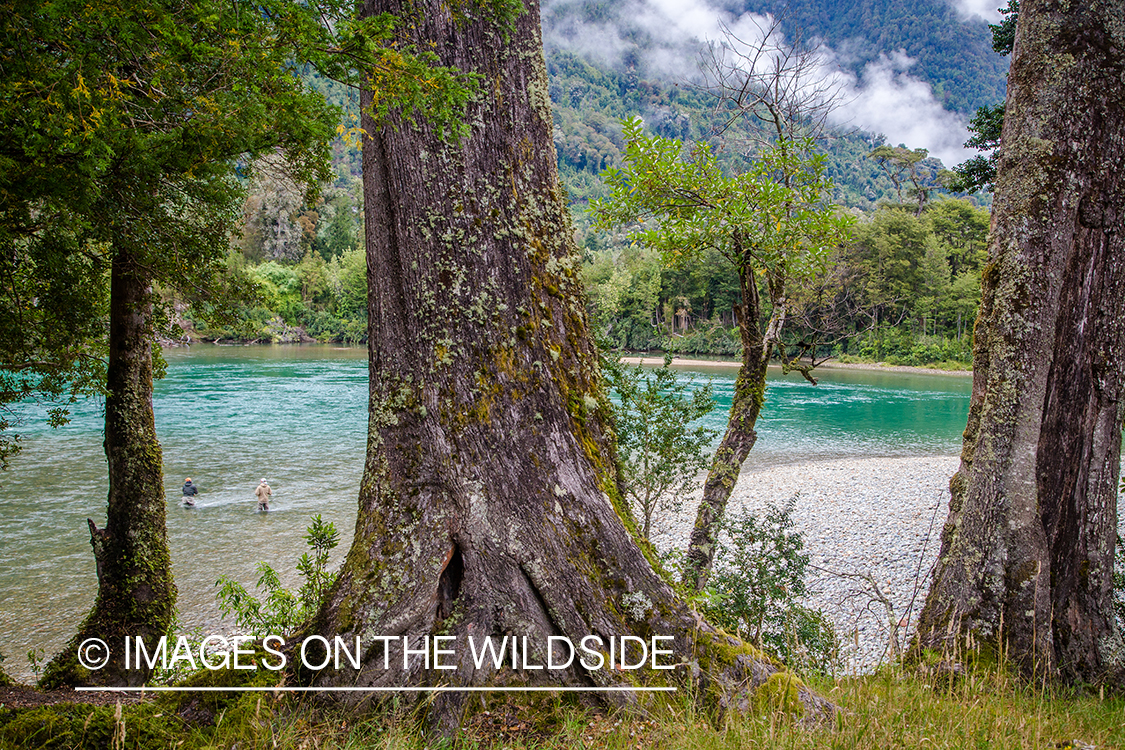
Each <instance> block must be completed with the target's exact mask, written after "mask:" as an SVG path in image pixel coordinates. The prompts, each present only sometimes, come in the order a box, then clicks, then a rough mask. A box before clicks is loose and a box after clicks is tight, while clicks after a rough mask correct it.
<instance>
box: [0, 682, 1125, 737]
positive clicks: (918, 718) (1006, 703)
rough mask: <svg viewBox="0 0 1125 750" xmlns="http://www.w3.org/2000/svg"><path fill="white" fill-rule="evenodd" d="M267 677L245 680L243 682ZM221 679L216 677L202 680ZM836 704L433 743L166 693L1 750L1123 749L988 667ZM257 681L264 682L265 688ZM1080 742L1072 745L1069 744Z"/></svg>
mask: <svg viewBox="0 0 1125 750" xmlns="http://www.w3.org/2000/svg"><path fill="white" fill-rule="evenodd" d="M266 677H271V678H273V679H276V676H275V675H255V676H254V677H252V678H251V681H252V682H258V681H260V680H262V679H264V678H266ZM205 679H206V682H207V683H208V684H224V681H225V680H226V677H225V676H224V673H216V675H209V676H207V677H206V678H205ZM805 681H806V683H807V684H808V685H809V686H810V687H811V688H812V689H813V690H814V691H816V692H817V693H819V694H820V695H822V696H824V697H826V698H828V699H830V700H832V701H833V702H834V703H836V705H838V706H839V707H840V708H841V711H840V712H838V713H837V715H836V717H835V718H834V719H833V720H831V721H830V722H827V723H826V724H822V725H820V726H817V727H806V726H802V725H800V724H799V723H798V722H796V721H795V720H794V719H793V718H792V717H791V715H789V714H786V713H784V712H780V711H776V712H771V711H770V710H769V709H766V708H763V707H761V706H760V707H759V708H758V711H757V712H755V713H751V714H745V715H742V714H726V715H725V716H721V717H717V716H715V715H713V714H708V713H703V712H701V711H699V710H698V709H696V708H695V705H696V703H695V701H693V700H692V699H691V698H690V697H689V696H688V695H687V693H686V691H681V693H680V694H678V695H677V696H675V697H673V698H671V699H669V700H666V701H664V702H661V703H653V704H649V705H648V706H647V707H641V708H633V709H627V710H618V711H606V710H603V709H598V708H592V707H588V706H582V705H580V704H579V703H577V702H576V701H575V700H571V699H564V698H559V697H556V696H545V695H537V696H534V697H532V698H527V699H515V698H512V697H510V696H503V697H500V696H497V697H495V698H492V699H488V700H487V702H485V701H484V699H483V698H481V697H477V696H474V697H473V698H471V699H470V701H478V702H480V705H475V704H474V708H475V710H474V711H473V712H472V715H471V717H470V719H469V720H468V721H467V722H466V724H465V726H464V728H463V729H462V731H461V732H460V733H459V735H458V736H457V737H455V738H453V739H452V740H435V738H434V737H432V736H427V735H426V733H425V732H424V731H422V730H421V729H420V728H419V725H418V723H417V720H416V718H415V716H414V714H412V713H410V712H406V711H405V710H398V711H393V710H392V711H389V712H383V713H382V714H370V713H369V714H368V715H366V716H357V715H355V714H350V713H347V712H345V711H343V710H341V709H339V708H333V707H331V706H330V705H329V704H327V703H325V702H324V701H323V700H322V699H315V698H312V697H310V696H301V697H291V696H285V695H282V696H275V695H274V694H273V693H228V694H219V695H214V694H213V695H209V696H207V700H200V699H199V698H198V697H194V696H191V695H188V694H165V695H162V696H160V697H158V698H157V699H155V700H153V701H151V702H148V703H144V704H140V705H131V706H125V707H124V708H123V709H122V710H121V711H120V712H118V709H117V708H116V707H115V706H102V707H95V706H89V705H80V704H60V705H55V706H51V707H40V708H28V709H13V708H7V707H3V708H0V748H4V749H5V750H6V749H7V748H185V749H188V748H231V747H238V748H239V750H251V749H252V748H263V749H265V748H271V749H272V748H280V749H281V750H288V749H292V750H304V749H305V748H309V749H312V748H316V750H330V749H333V748H340V749H341V750H343V749H345V748H377V749H386V750H400V749H401V750H415V749H417V750H422V748H438V747H449V748H513V749H516V748H560V749H561V748H606V749H607V750H617V749H620V750H627V749H629V750H647V749H648V748H653V749H654V750H655V749H656V748H661V749H662V750H663V748H673V749H676V748H685V749H687V748H693V749H694V748H742V747H746V748H750V747H769V748H892V747H894V748H899V747H901V748H915V747H927V748H986V747H987V748H1028V749H1030V748H1037V749H1038V748H1049V747H1065V746H1071V745H1068V743H1073V746H1077V747H1082V746H1084V745H1083V744H1080V743H1085V745H1092V746H1096V747H1098V748H1114V747H1125V725H1123V722H1122V720H1121V717H1122V716H1125V700H1123V699H1122V698H1121V697H1110V696H1106V695H1102V694H1099V692H1097V691H1094V690H1091V691H1085V692H1082V691H1074V690H1062V689H1055V690H1052V689H1047V690H1041V689H1035V688H1030V687H1027V686H1025V685H1021V684H1019V683H1018V682H1016V681H1015V680H1013V679H1010V678H1007V677H1006V676H1004V675H998V674H997V673H995V672H984V673H976V674H968V675H958V676H957V678H956V679H955V680H954V681H952V682H950V681H949V680H948V679H944V680H943V679H937V678H931V677H927V676H925V675H921V674H907V673H903V672H899V671H895V670H885V671H883V672H881V673H879V674H877V675H872V676H866V677H859V678H841V679H826V678H809V679H806V680H805ZM263 684H265V683H263ZM1075 740H1077V741H1078V742H1074V741H1075Z"/></svg>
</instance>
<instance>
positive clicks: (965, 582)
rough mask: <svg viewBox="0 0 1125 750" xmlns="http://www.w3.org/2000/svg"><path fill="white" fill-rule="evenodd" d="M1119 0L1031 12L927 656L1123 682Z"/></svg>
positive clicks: (1012, 94)
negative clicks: (1003, 658) (1119, 606)
mask: <svg viewBox="0 0 1125 750" xmlns="http://www.w3.org/2000/svg"><path fill="white" fill-rule="evenodd" d="M1123 18H1125V2H1123V1H1122V0H1105V1H1103V2H1094V3H1085V4H1074V5H1071V6H1069V7H1063V6H1058V5H1055V4H1053V3H1050V2H1045V1H1044V0H1026V2H1024V3H1021V6H1020V17H1019V27H1018V31H1017V39H1016V47H1015V52H1014V56H1013V61H1012V69H1011V73H1010V76H1009V80H1008V99H1007V104H1006V109H1005V116H1004V132H1003V144H1004V149H1003V156H1002V158H1001V162H1000V165H999V172H998V179H997V184H996V203H995V204H994V207H993V214H992V221H993V233H992V239H991V246H990V253H991V261H990V263H989V265H988V267H987V268H986V270H985V274H984V285H983V298H982V301H981V310H980V316H979V318H978V321H977V327H976V342H975V351H974V359H973V370H974V372H973V395H972V401H971V405H970V412H969V424H968V427H967V429H966V430H965V443H964V449H963V451H962V454H961V467H960V470H959V471H958V472H957V474H956V475H955V476H954V477H953V480H952V481H951V483H950V486H951V489H952V502H951V506H950V514H949V520H948V521H947V523H946V526H945V531H944V533H943V538H942V550H941V555H940V560H939V564H938V567H937V570H936V572H935V578H934V583H933V586H932V589H931V591H930V594H929V597H928V598H927V600H926V604H925V608H924V609H923V612H922V615H921V620H920V622H919V638H918V644H919V646H920V647H922V648H928V649H934V650H939V651H942V652H944V653H946V654H948V655H956V654H957V653H959V652H960V653H967V652H969V651H970V650H974V649H984V650H985V652H987V653H991V654H992V655H994V656H995V655H996V654H997V653H998V652H1000V651H1001V650H1003V652H1004V653H1006V654H1008V655H1009V656H1011V657H1012V658H1014V659H1015V660H1016V661H1017V662H1018V663H1019V664H1020V665H1021V666H1022V667H1023V668H1024V670H1025V671H1026V672H1027V673H1028V674H1029V675H1034V676H1036V677H1055V676H1061V677H1062V678H1064V679H1068V680H1083V681H1088V682H1093V681H1096V680H1101V679H1105V678H1107V677H1110V678H1112V677H1113V676H1114V675H1116V676H1117V679H1121V676H1122V674H1123V672H1122V670H1123V668H1125V647H1123V645H1122V639H1121V635H1120V634H1119V633H1118V632H1117V630H1116V629H1115V625H1114V614H1113V609H1112V570H1113V552H1114V541H1115V534H1116V526H1117V505H1116V501H1117V477H1118V471H1119V465H1120V449H1121V426H1122V410H1123V408H1125V406H1123V405H1125V400H1123V398H1122V397H1123V395H1125V393H1123V366H1125V78H1123V77H1122V73H1121V71H1122V69H1123V66H1125V57H1123V55H1125V26H1123V25H1122V22H1121V19H1123Z"/></svg>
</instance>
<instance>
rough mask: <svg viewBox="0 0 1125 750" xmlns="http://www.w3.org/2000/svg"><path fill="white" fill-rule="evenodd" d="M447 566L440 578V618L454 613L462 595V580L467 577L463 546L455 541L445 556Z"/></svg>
mask: <svg viewBox="0 0 1125 750" xmlns="http://www.w3.org/2000/svg"><path fill="white" fill-rule="evenodd" d="M445 558H446V559H445V567H444V568H442V571H441V576H440V577H439V578H438V592H437V593H438V613H437V614H438V619H441V620H444V619H446V618H448V617H449V616H450V615H452V614H453V605H454V603H455V602H456V601H457V597H458V596H460V595H461V580H462V579H463V578H464V577H465V561H464V559H463V558H462V557H461V547H460V546H458V545H457V544H456V543H454V545H453V547H452V549H450V550H449V552H448V553H447V554H446V556H445Z"/></svg>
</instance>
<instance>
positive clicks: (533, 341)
mask: <svg viewBox="0 0 1125 750" xmlns="http://www.w3.org/2000/svg"><path fill="white" fill-rule="evenodd" d="M528 5H529V10H528V11H525V12H524V13H522V14H521V15H520V16H518V17H517V18H516V20H515V21H514V28H511V29H507V28H505V24H504V23H503V22H502V21H497V20H496V19H494V18H490V17H489V15H488V13H489V11H488V10H486V9H482V6H476V5H473V6H469V5H455V6H452V7H453V8H456V9H458V10H456V11H454V12H455V13H456V15H451V6H449V5H446V4H443V3H439V2H437V0H431V1H430V2H426V3H422V4H421V5H419V6H417V7H415V12H416V13H417V15H416V16H412V17H411V21H413V23H406V24H404V25H403V28H404V29H408V31H407V32H405V33H407V34H408V35H409V39H408V40H407V41H410V42H414V43H416V44H418V45H419V46H420V47H421V48H424V49H433V50H434V51H435V52H436V53H437V54H438V56H439V57H440V58H441V61H442V62H443V64H447V65H455V66H458V67H460V68H462V69H465V70H469V71H473V72H476V73H478V74H479V75H480V76H481V79H480V80H481V90H480V94H479V96H478V97H477V99H476V100H475V102H474V103H473V104H472V105H471V106H470V111H469V112H468V115H467V116H468V118H469V121H470V122H472V123H473V125H472V133H471V135H470V136H469V137H468V139H467V140H465V141H464V142H462V143H459V144H450V143H448V142H445V141H443V140H442V139H441V138H440V137H439V136H438V135H437V134H436V133H434V132H433V130H432V129H431V128H430V127H429V126H425V125H423V126H418V127H412V126H407V125H403V124H401V123H397V124H391V125H380V124H379V123H376V122H373V121H372V120H371V119H370V117H368V116H367V115H365V120H364V128H365V129H366V130H367V132H368V133H370V134H371V137H370V138H369V139H368V140H367V141H366V142H365V143H364V149H363V160H364V183H365V185H364V187H365V196H366V207H367V215H366V232H367V259H368V283H369V294H370V296H369V313H370V317H369V351H370V375H371V380H370V384H371V392H370V422H369V433H368V434H369V441H368V450H367V461H366V465H365V468H364V476H363V482H362V487H361V489H360V496H359V516H358V520H357V523H356V532H355V538H354V540H353V543H352V546H351V549H350V550H349V552H348V555H347V558H346V560H345V562H344V565H343V567H342V569H341V572H340V576H339V579H338V581H337V583H336V585H335V587H334V588H333V590H332V591H331V593H330V594H329V597H328V600H327V602H326V604H325V606H324V608H323V609H322V611H321V613H320V615H319V616H318V618H317V619H316V621H315V622H314V623H313V624H312V630H313V632H316V633H320V634H323V635H324V636H326V637H327V638H329V639H331V638H333V637H334V636H341V637H342V638H343V639H344V640H345V642H349V643H350V642H352V641H353V640H354V637H355V636H360V637H362V639H363V641H362V643H363V652H364V658H363V660H362V667H361V668H360V669H359V670H354V669H352V668H351V667H350V665H344V668H343V669H341V670H336V669H335V668H334V667H329V668H326V669H325V670H323V671H321V672H320V673H319V674H304V675H303V679H304V680H306V681H308V682H312V683H314V684H317V685H355V686H403V685H436V684H446V685H459V686H493V685H502V684H511V685H552V686H558V685H569V686H586V687H594V686H603V687H605V686H619V685H621V684H628V683H631V682H633V681H640V682H655V683H656V684H661V683H664V684H668V683H670V684H672V685H676V684H680V681H681V680H683V679H686V678H687V677H688V673H689V668H688V667H679V668H677V669H676V670H674V671H671V672H666V671H656V670H649V669H646V670H639V671H636V672H633V671H621V670H618V669H613V668H608V665H607V667H604V668H586V667H584V666H582V665H581V664H579V663H578V662H577V661H575V662H574V663H572V664H571V665H570V666H568V667H567V668H565V669H559V670H554V671H551V670H548V669H536V668H533V666H527V667H525V666H524V662H523V661H522V657H521V660H520V661H519V663H518V664H517V665H516V666H515V667H512V666H511V664H510V660H508V659H505V664H506V666H501V667H499V668H498V667H496V666H495V665H494V664H493V663H492V662H491V661H490V660H485V662H484V663H483V664H482V665H480V666H477V665H476V664H475V663H474V660H473V659H472V654H471V650H470V647H469V645H468V642H467V639H468V638H470V637H472V638H475V639H476V642H477V643H478V644H479V643H480V641H481V639H483V638H485V637H487V636H492V637H494V638H496V639H497V640H499V639H500V638H503V637H514V638H517V639H523V638H525V637H526V639H527V641H526V643H527V649H528V654H527V659H528V661H529V662H530V663H531V664H533V665H543V664H544V663H545V662H544V660H545V659H546V658H547V654H546V651H545V649H546V645H547V642H548V641H547V639H548V638H549V637H551V636H565V637H568V638H570V639H571V641H572V642H573V643H575V644H576V645H577V644H578V643H579V641H580V640H581V639H582V638H584V637H586V636H590V635H594V636H599V637H600V638H602V639H603V643H606V640H605V639H608V638H610V637H619V636H621V635H637V636H641V637H644V638H648V637H650V636H653V635H661V636H663V635H667V636H672V637H673V639H674V640H673V641H671V642H668V643H665V645H666V646H668V648H670V649H671V650H672V651H673V652H674V653H673V655H672V656H670V657H667V658H668V660H669V662H680V663H683V664H693V665H694V666H695V668H697V669H698V671H697V679H698V680H699V681H700V682H701V683H702V684H705V685H708V686H711V687H712V688H713V692H712V695H720V696H723V700H724V701H727V703H728V705H738V704H739V703H738V701H739V700H740V699H745V698H746V697H747V696H748V693H750V692H752V691H753V690H754V689H755V688H756V687H757V686H759V685H761V684H762V682H763V681H764V680H766V679H767V678H768V677H769V676H770V674H772V673H773V672H774V670H775V668H774V667H772V666H770V665H769V664H768V663H767V662H766V661H765V660H763V659H762V658H760V656H758V655H756V654H755V652H753V650H752V649H750V648H749V647H747V646H745V645H743V644H740V643H737V642H733V641H731V640H729V639H728V637H726V636H723V635H720V634H717V633H715V632H714V631H713V630H712V629H711V628H710V627H708V626H707V625H706V624H702V623H700V622H699V621H698V620H697V618H696V617H695V616H694V615H693V614H692V613H691V611H690V610H689V609H688V608H687V607H686V606H685V605H683V604H682V603H681V602H680V601H679V600H677V599H676V597H675V595H674V594H673V592H672V590H671V588H670V587H669V586H668V585H667V584H665V583H664V582H663V581H662V580H661V579H660V578H659V577H658V576H657V575H656V574H655V573H654V572H653V568H652V565H651V564H650V561H649V560H648V559H646V557H645V555H644V554H643V553H642V552H641V550H640V549H639V548H638V546H637V543H636V542H635V541H634V538H635V525H634V521H633V519H632V518H631V516H630V515H629V512H628V510H627V507H626V505H625V503H624V502H623V501H622V499H621V495H620V494H619V492H618V488H617V482H616V461H615V456H614V450H613V440H612V436H611V434H610V431H609V427H608V425H607V414H608V413H609V412H608V403H607V401H606V399H605V395H604V392H603V387H602V383H601V379H600V375H599V372H598V369H597V357H596V356H595V352H594V350H593V346H592V344H591V342H590V339H589V336H588V332H587V321H586V315H585V307H584V304H583V297H582V294H581V289H580V287H579V281H580V275H579V264H580V258H581V255H580V253H579V252H578V250H577V248H576V246H575V245H574V242H573V237H572V229H571V227H570V225H569V221H568V218H567V216H568V214H567V206H566V201H565V197H564V195H563V193H562V191H561V190H560V189H559V186H558V177H557V173H556V168H555V163H556V162H555V155H554V150H553V147H552V118H551V112H550V107H549V101H548V98H547V73H546V68H545V65H544V62H543V53H542V45H541V41H540V36H539V33H540V32H539V28H540V27H539V13H538V7H537V4H536V3H534V2H532V3H529V4H528ZM470 7H471V8H473V10H471V11H469V10H467V9H468V8H470ZM488 7H490V6H487V5H486V6H483V8H488ZM402 10H403V8H402V6H400V5H398V4H397V3H395V2H389V1H387V2H369V3H368V4H367V5H365V6H364V13H365V15H372V14H375V13H379V12H383V11H390V12H396V13H397V12H400V11H402ZM462 12H464V13H469V14H471V16H462V15H460V14H461V13H462ZM364 103H365V107H364V111H365V112H366V111H367V107H368V106H369V105H370V104H371V99H370V97H369V96H366V95H365V97H364ZM627 526H628V527H630V528H632V529H633V532H630V531H629V530H627ZM435 634H441V635H447V636H452V637H453V639H454V640H453V642H452V646H451V648H454V650H455V653H454V654H452V655H448V656H446V657H444V661H445V663H446V664H448V665H451V666H452V667H453V669H450V670H436V669H434V668H432V663H431V664H427V660H426V659H425V658H424V657H423V656H422V655H420V654H419V655H415V656H411V657H409V658H406V657H405V655H404V653H403V642H402V640H401V639H402V638H403V637H407V638H408V639H409V644H410V648H412V649H413V648H422V646H421V643H422V642H423V639H424V638H426V637H428V636H432V635H435ZM371 636H389V637H392V638H394V639H396V640H391V641H388V642H384V641H382V640H376V639H372V638H371ZM520 642H521V643H522V641H520ZM606 649H607V646H603V647H602V648H601V649H600V650H602V651H605V650H606ZM520 653H521V654H522V653H523V647H522V646H521V649H520ZM630 654H631V656H630V658H634V657H635V656H636V654H635V653H633V652H630ZM558 655H559V654H558V653H556V657H557V656H558ZM349 695H350V694H349ZM603 695H604V696H605V697H606V699H607V700H610V699H621V698H622V696H623V694H622V693H605V694H603ZM801 700H803V701H805V704H806V705H807V706H808V707H809V708H810V710H813V711H820V710H822V707H823V705H824V704H823V702H822V701H820V700H819V699H817V698H816V697H815V696H812V695H811V694H809V693H808V692H807V691H804V690H803V689H802V690H801ZM466 706H467V704H466V699H465V694H463V693H440V694H438V695H437V696H436V698H435V699H434V700H433V701H432V702H430V703H428V704H427V712H428V715H429V716H430V718H431V720H432V721H433V722H435V723H436V725H438V726H439V727H441V728H443V729H445V730H447V731H448V730H449V729H451V728H452V727H453V726H455V725H456V724H457V722H458V721H459V720H460V719H461V717H462V715H463V713H464V711H465V710H466Z"/></svg>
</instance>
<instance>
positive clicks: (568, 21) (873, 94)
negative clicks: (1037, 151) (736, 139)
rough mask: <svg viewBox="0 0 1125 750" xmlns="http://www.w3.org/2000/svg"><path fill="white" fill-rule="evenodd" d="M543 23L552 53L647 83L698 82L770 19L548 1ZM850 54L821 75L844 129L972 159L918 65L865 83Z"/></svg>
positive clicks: (677, 1)
mask: <svg viewBox="0 0 1125 750" xmlns="http://www.w3.org/2000/svg"><path fill="white" fill-rule="evenodd" d="M958 2H961V3H969V2H971V0H958ZM991 2H995V0H991ZM591 8H595V9H596V10H591ZM543 19H544V22H543V26H544V43H545V44H546V46H547V48H548V50H569V51H572V52H574V53H575V54H578V55H580V56H582V57H584V58H585V59H588V60H591V61H595V62H599V63H601V64H603V65H609V66H611V67H614V68H616V69H623V68H626V67H634V68H636V69H637V72H638V74H639V75H641V76H643V77H650V78H658V79H663V80H668V81H676V82H681V81H685V80H693V79H698V78H699V75H700V74H699V53H700V51H701V50H703V49H704V45H705V44H706V43H707V42H709V41H719V40H722V39H724V33H723V27H724V26H725V27H726V28H728V29H729V30H730V31H731V32H732V33H733V34H734V35H735V36H736V37H738V38H739V39H741V40H742V41H743V42H745V43H747V44H749V45H753V44H755V43H757V42H758V41H760V39H761V36H762V29H764V28H768V27H769V25H770V24H769V22H768V19H766V18H765V17H762V16H756V15H753V14H744V15H740V16H733V15H731V14H730V13H728V12H726V11H723V10H722V9H721V8H718V7H716V6H714V5H711V4H710V3H708V2H706V0H627V1H626V2H620V3H605V4H603V5H600V6H592V5H591V4H588V3H584V2H581V1H580V0H544V3H543ZM782 41H783V40H782ZM850 54H852V51H851V50H850V49H849V48H848V46H847V45H844V46H842V47H841V48H840V49H838V50H831V49H827V48H824V47H822V48H821V50H820V55H819V58H818V65H819V70H818V71H817V75H818V76H820V77H822V78H824V79H826V80H829V81H831V82H833V84H834V86H835V87H836V88H837V89H839V92H840V96H841V101H842V104H841V105H840V106H839V107H838V109H836V111H835V112H834V113H833V117H832V119H833V121H834V122H835V123H836V124H837V125H841V126H845V127H858V128H861V129H863V130H867V131H870V132H873V133H878V134H882V135H884V136H885V137H886V139H887V141H888V142H889V143H890V144H891V145H897V144H899V143H904V144H906V145H907V146H909V147H910V148H926V149H929V151H930V153H931V154H932V155H934V156H936V157H938V158H940V159H941V160H942V161H943V162H944V163H945V164H946V166H952V165H954V164H958V163H960V162H962V161H964V160H965V159H967V158H969V157H970V156H971V155H972V153H970V152H969V151H967V150H966V149H964V148H963V147H962V146H961V144H962V143H963V142H964V141H965V140H966V139H967V138H968V131H967V130H966V127H965V121H964V120H963V118H962V117H961V116H959V115H957V114H954V113H952V112H949V111H948V110H945V109H944V108H943V107H942V106H941V104H940V103H939V102H938V101H937V100H936V99H935V98H934V95H933V92H932V90H931V89H930V86H929V84H927V83H926V82H924V81H922V80H920V79H918V78H915V77H914V76H912V75H910V69H911V68H912V67H913V65H914V61H913V60H912V59H911V58H910V57H908V56H907V55H906V54H905V53H904V52H902V51H898V52H894V51H892V52H890V53H886V54H881V55H880V56H879V57H878V58H877V59H876V60H874V61H873V62H871V63H868V64H867V65H866V66H865V68H864V69H863V72H862V73H861V75H860V76H859V77H858V78H857V77H856V76H855V75H853V74H851V73H850V72H847V71H846V70H845V68H844V66H843V65H842V64H841V63H842V61H844V60H846V59H848V56H849V55H850Z"/></svg>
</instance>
